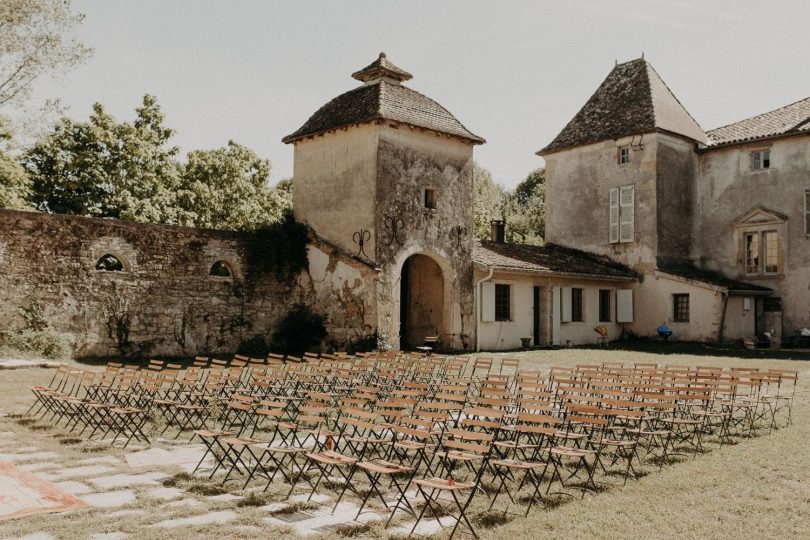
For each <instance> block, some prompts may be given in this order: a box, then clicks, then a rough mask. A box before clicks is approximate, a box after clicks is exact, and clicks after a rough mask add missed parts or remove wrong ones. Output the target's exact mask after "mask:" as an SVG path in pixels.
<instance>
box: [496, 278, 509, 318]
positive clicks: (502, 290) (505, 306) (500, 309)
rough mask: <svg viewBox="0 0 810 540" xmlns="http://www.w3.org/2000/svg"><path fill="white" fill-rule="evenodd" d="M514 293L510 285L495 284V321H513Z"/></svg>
mask: <svg viewBox="0 0 810 540" xmlns="http://www.w3.org/2000/svg"><path fill="white" fill-rule="evenodd" d="M511 293H512V291H511V287H510V286H509V285H505V284H503V283H496V284H495V320H496V321H511V320H512V317H511V316H512V309H511V301H512V294H511Z"/></svg>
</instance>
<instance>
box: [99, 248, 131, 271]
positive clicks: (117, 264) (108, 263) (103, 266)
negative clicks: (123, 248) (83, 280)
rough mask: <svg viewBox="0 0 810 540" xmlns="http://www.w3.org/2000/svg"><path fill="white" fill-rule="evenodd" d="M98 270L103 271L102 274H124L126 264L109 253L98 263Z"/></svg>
mask: <svg viewBox="0 0 810 540" xmlns="http://www.w3.org/2000/svg"><path fill="white" fill-rule="evenodd" d="M96 270H101V271H102V272H123V271H124V263H123V262H121V259H119V258H118V257H116V256H115V255H112V254H110V253H107V254H106V255H102V256H101V258H100V259H99V260H98V261H97V262H96Z"/></svg>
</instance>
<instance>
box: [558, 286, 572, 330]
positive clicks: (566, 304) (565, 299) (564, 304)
mask: <svg viewBox="0 0 810 540" xmlns="http://www.w3.org/2000/svg"><path fill="white" fill-rule="evenodd" d="M561 290H562V298H561V299H560V304H561V306H560V307H561V309H560V314H561V315H562V317H561V318H560V320H561V321H562V322H571V287H562V288H561Z"/></svg>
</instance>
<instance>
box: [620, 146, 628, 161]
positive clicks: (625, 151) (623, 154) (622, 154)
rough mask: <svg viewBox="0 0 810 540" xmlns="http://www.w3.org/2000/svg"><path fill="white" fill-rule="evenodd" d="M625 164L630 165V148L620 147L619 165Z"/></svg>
mask: <svg viewBox="0 0 810 540" xmlns="http://www.w3.org/2000/svg"><path fill="white" fill-rule="evenodd" d="M625 163H630V147H629V146H620V147H619V165H624V164H625Z"/></svg>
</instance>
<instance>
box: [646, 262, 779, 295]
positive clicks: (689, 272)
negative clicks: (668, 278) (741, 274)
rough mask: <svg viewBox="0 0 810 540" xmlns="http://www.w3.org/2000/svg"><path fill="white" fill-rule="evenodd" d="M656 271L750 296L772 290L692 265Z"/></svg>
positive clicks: (674, 266)
mask: <svg viewBox="0 0 810 540" xmlns="http://www.w3.org/2000/svg"><path fill="white" fill-rule="evenodd" d="M658 269H659V270H660V271H661V272H665V273H667V274H672V275H675V276H679V277H682V278H686V279H691V280H694V281H700V282H702V283H708V284H709V285H714V286H716V287H723V288H725V289H728V290H729V291H734V292H750V293H752V294H757V293H759V294H763V293H764V294H767V293H772V292H773V289H769V288H768V287H762V286H760V285H754V284H753V283H746V282H744V281H738V280H736V279H731V278H727V277H726V276H724V275H722V274H718V273H717V272H712V271H709V270H702V269H700V268H697V267H695V266H692V265H687V264H682V265H671V266H664V267H659V268H658Z"/></svg>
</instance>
